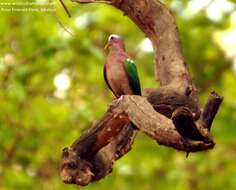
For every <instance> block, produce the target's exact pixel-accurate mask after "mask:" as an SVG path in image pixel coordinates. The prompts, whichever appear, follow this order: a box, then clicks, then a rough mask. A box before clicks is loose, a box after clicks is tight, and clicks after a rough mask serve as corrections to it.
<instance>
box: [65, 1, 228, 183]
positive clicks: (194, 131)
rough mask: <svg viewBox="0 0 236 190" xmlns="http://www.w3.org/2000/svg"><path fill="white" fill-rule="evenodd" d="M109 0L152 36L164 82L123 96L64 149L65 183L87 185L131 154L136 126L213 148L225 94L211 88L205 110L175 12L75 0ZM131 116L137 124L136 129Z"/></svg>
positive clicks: (187, 145) (157, 136)
mask: <svg viewBox="0 0 236 190" xmlns="http://www.w3.org/2000/svg"><path fill="white" fill-rule="evenodd" d="M72 1H73V2H77V3H96V2H98V3H107V4H110V5H112V6H115V7H116V8H117V9H120V10H121V11H122V12H123V13H124V14H125V15H127V16H128V17H129V18H130V19H132V20H133V22H134V23H136V24H137V26H138V27H139V28H140V29H141V30H142V31H143V32H144V33H145V35H146V36H147V37H148V38H149V39H150V40H151V41H152V44H153V47H154V51H155V52H154V53H155V69H154V70H155V76H156V79H157V80H158V81H159V82H160V85H161V87H160V88H157V89H145V90H143V92H142V96H128V95H127V96H122V97H121V98H119V99H118V100H115V101H114V102H113V103H112V104H111V106H110V107H109V109H108V111H107V112H106V113H105V114H104V116H103V117H102V118H101V119H100V120H99V121H98V122H97V123H96V124H95V125H94V126H93V127H92V128H91V129H90V130H88V131H87V132H86V133H85V134H84V135H82V136H81V137H80V138H79V139H78V140H76V141H75V142H74V143H73V144H72V145H71V146H70V147H69V148H65V149H64V150H63V154H62V162H61V178H62V180H63V181H64V182H65V183H73V184H78V185H87V184H89V183H90V182H92V181H96V180H99V179H101V178H103V177H105V176H106V175H107V174H109V173H110V172H111V170H112V165H113V163H114V161H115V160H117V159H118V158H120V157H121V156H123V155H124V154H126V153H127V152H128V151H129V150H130V149H131V145H132V143H133V141H134V139H135V136H136V133H137V131H140V132H143V133H145V134H147V135H148V136H149V137H151V138H152V139H154V140H155V141H157V143H158V144H160V145H165V146H168V147H172V148H174V149H177V150H181V151H185V152H188V153H189V152H197V151H204V150H208V149H212V148H213V147H214V145H215V143H214V141H213V139H212V137H211V135H210V128H211V125H212V122H213V120H214V117H215V115H216V113H217V111H218V109H219V107H220V104H221V102H222V101H223V97H221V96H219V95H217V94H216V93H215V92H213V93H211V94H210V96H209V99H208V102H207V103H206V105H205V107H204V108H203V111H202V112H201V111H200V107H199V105H198V94H197V89H196V88H195V86H194V84H193V83H192V80H191V77H190V74H189V71H188V69H187V66H186V62H185V60H184V56H183V53H182V49H181V45H180V39H179V33H178V29H177V26H176V23H175V18H174V17H173V15H172V14H171V12H170V10H169V9H168V8H167V7H166V6H165V5H163V4H162V3H161V2H159V1H158V0H103V1H102V0H72ZM130 122H132V123H133V124H135V126H136V127H137V129H134V128H133V127H132V126H131V125H130Z"/></svg>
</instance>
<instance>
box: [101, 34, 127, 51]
mask: <svg viewBox="0 0 236 190" xmlns="http://www.w3.org/2000/svg"><path fill="white" fill-rule="evenodd" d="M114 46H117V47H121V48H124V41H123V39H122V38H121V37H120V36H119V35H117V34H111V35H110V36H109V38H108V41H107V44H106V46H105V47H104V49H105V50H107V49H108V50H109V49H110V48H111V47H114Z"/></svg>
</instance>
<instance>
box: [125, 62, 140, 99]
mask: <svg viewBox="0 0 236 190" xmlns="http://www.w3.org/2000/svg"><path fill="white" fill-rule="evenodd" d="M124 67H125V71H126V73H127V76H128V78H129V84H130V87H131V89H132V91H133V93H134V94H135V95H141V87H140V82H139V77H138V71H137V68H136V65H135V63H134V61H133V60H131V59H126V60H125V63H124Z"/></svg>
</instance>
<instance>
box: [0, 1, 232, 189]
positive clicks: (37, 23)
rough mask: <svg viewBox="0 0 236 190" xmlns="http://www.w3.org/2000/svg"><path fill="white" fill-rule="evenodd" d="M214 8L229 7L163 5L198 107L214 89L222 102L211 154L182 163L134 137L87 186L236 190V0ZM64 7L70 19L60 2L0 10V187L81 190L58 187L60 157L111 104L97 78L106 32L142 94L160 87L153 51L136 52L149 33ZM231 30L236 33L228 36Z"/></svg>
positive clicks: (106, 12)
mask: <svg viewBox="0 0 236 190" xmlns="http://www.w3.org/2000/svg"><path fill="white" fill-rule="evenodd" d="M220 1H221V3H222V2H225V3H226V2H228V3H229V2H231V4H230V5H231V7H233V9H232V8H231V9H227V10H224V11H220V10H218V9H216V8H214V7H213V8H212V7H211V6H213V5H212V3H216V0H215V1H214V0H213V1H211V2H210V3H209V4H208V5H206V6H205V7H203V8H202V9H200V10H197V7H194V4H193V5H192V9H191V6H190V1H187V0H183V1H179V0H165V1H164V2H165V3H166V4H167V5H168V6H169V7H170V8H171V10H172V11H173V14H175V16H176V18H177V23H178V26H179V30H180V35H181V41H182V45H183V49H184V54H185V57H186V60H187V63H188V66H189V68H190V72H191V74H192V77H193V80H194V83H195V84H196V85H197V87H198V88H199V91H200V102H201V103H202V104H204V103H205V102H206V99H207V97H208V95H209V93H210V92H211V91H212V90H216V91H217V92H218V93H219V94H221V95H223V96H224V98H225V99H224V102H223V105H222V107H221V109H220V111H219V113H218V115H217V117H216V119H215V120H214V123H213V127H212V134H213V136H214V138H215V141H216V146H215V148H214V149H213V150H211V151H208V152H202V153H195V154H190V156H189V157H188V158H187V159H186V158H185V153H183V152H178V151H176V150H174V149H170V148H167V147H163V146H159V145H158V144H157V143H156V142H155V141H153V140H151V139H150V138H147V137H146V136H145V135H143V134H141V133H140V134H139V135H138V137H137V138H136V141H135V143H134V145H133V148H132V150H131V151H130V152H129V153H128V154H127V155H126V156H124V157H123V158H122V159H120V160H119V161H117V162H116V163H115V165H114V169H113V172H112V173H111V174H110V175H108V176H107V177H106V178H105V179H103V180H101V181H99V182H96V183H93V184H90V185H89V186H87V187H85V188H83V189H86V190H93V189H96V190H107V189H112V190H129V189H136V190H153V189H166V190H203V189H208V190H233V189H236V140H235V137H236V99H235V97H236V80H235V79H236V40H235V38H234V36H236V11H235V1H226V0H220ZM11 2H13V1H11ZM198 2H199V3H200V2H202V1H198ZM217 2H219V0H217ZM225 3H223V4H225ZM66 4H67V6H68V8H69V10H70V12H71V14H72V18H68V16H67V15H66V13H65V11H64V10H63V8H62V6H61V5H60V4H59V2H58V1H56V12H55V13H43V12H34V13H33V12H0V190H12V189H19V190H21V189H22V190H28V189H29V190H30V189H36V190H62V189H68V190H73V189H82V187H77V186H74V185H65V184H63V182H62V181H61V180H60V177H59V162H60V157H61V150H62V149H63V148H64V147H65V146H68V145H70V144H71V143H72V142H73V141H74V140H75V139H76V138H77V137H79V136H80V134H81V132H83V131H84V130H85V129H87V128H89V127H90V126H91V124H92V123H93V122H94V121H96V120H98V119H99V118H100V117H101V116H102V115H103V113H104V112H105V111H106V109H107V107H108V105H109V103H110V102H111V101H112V99H113V96H112V94H111V92H110V91H109V90H108V88H107V86H106V84H105V82H104V80H103V64H104V62H105V53H104V50H103V46H104V44H105V43H106V41H107V38H108V36H109V34H111V33H116V34H119V35H121V36H123V38H124V39H125V43H126V46H127V50H128V52H129V53H130V54H131V55H132V57H133V59H134V60H135V62H136V63H137V67H138V70H139V75H140V80H141V84H142V88H146V87H157V86H158V85H157V83H156V82H155V80H154V72H153V53H152V52H145V51H143V50H142V47H141V46H140V45H138V44H140V43H141V42H142V40H143V39H144V38H145V36H144V34H143V33H141V32H140V30H139V29H138V28H137V27H136V26H135V25H134V24H133V23H132V22H131V21H130V20H129V19H128V18H127V17H125V16H123V15H122V13H121V12H120V11H118V10H116V9H114V8H112V7H110V6H107V5H99V4H93V5H92V4H90V5H79V4H76V3H71V2H70V1H66ZM1 7H2V6H0V8H1ZM222 7H223V6H222ZM211 9H212V10H214V11H215V14H216V17H214V14H213V13H214V11H213V13H211V12H210V11H211ZM217 16H219V18H217ZM59 23H61V24H63V25H64V27H66V28H67V29H68V30H70V31H71V33H72V34H69V33H68V32H66V31H65V29H64V28H63V27H62V25H61V24H59ZM229 31H233V32H234V34H235V35H232V34H231V36H230V37H228V38H226V39H225V38H224V37H225V36H227V35H228V33H230V32H229ZM231 33H232V32H231ZM228 36H229V35H228ZM233 38H234V39H233ZM227 40H228V41H227ZM234 62H235V63H234ZM56 76H57V77H56ZM58 76H59V79H61V80H59V79H58ZM55 77H56V78H57V79H58V80H59V82H60V81H62V82H63V81H65V80H67V83H66V84H65V86H66V85H67V88H66V87H65V88H64V89H60V87H57V86H56V85H55V83H56V84H57V83H58V80H56V79H55ZM62 79H64V80H62ZM68 80H69V81H70V85H69V83H68Z"/></svg>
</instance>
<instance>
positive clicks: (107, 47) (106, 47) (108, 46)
mask: <svg viewBox="0 0 236 190" xmlns="http://www.w3.org/2000/svg"><path fill="white" fill-rule="evenodd" d="M110 47H111V43H109V42H108V43H107V44H106V45H105V47H104V50H108V49H109V48H110Z"/></svg>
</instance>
